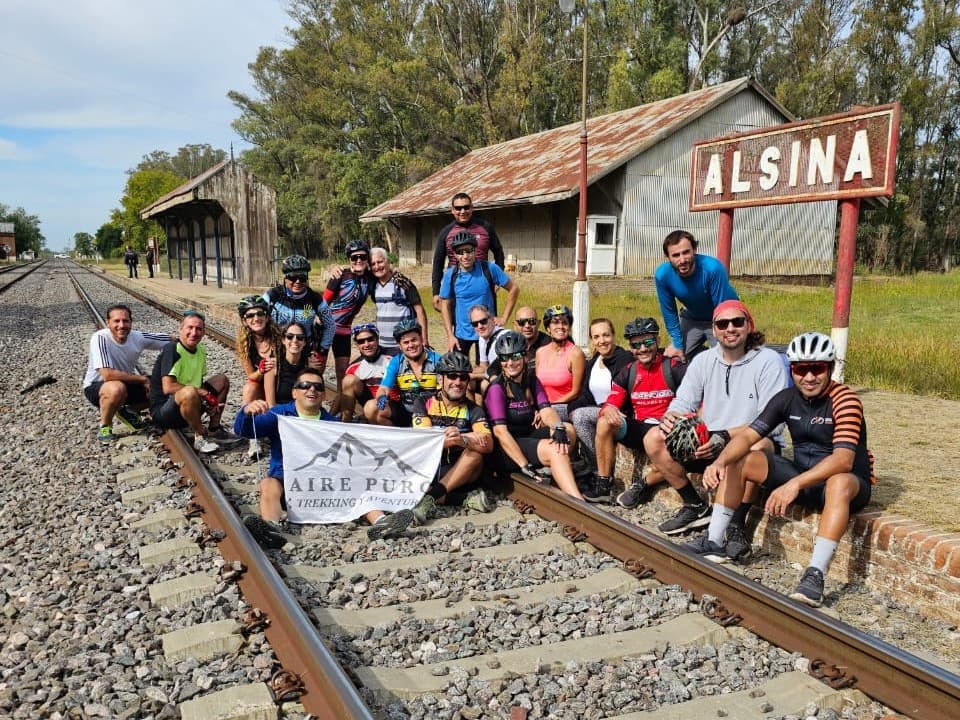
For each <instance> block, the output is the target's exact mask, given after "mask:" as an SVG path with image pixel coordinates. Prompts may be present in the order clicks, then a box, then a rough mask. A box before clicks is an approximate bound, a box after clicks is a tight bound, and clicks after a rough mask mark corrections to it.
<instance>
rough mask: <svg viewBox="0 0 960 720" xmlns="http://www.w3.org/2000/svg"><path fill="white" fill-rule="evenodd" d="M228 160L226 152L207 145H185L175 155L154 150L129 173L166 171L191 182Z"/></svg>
mask: <svg viewBox="0 0 960 720" xmlns="http://www.w3.org/2000/svg"><path fill="white" fill-rule="evenodd" d="M226 159H227V153H226V151H224V150H214V149H213V147H211V146H210V145H209V144H207V143H203V144H199V145H184V146H183V147H181V148H179V149H178V150H177V152H176V154H175V155H171V154H170V153H168V152H166V151H164V150H154V151H153V152H151V153H149V154H148V155H144V156H143V158H142V159H141V160H140V162H139V163H138V164H137V167H135V168H134V169H133V170H130V171H128V174H130V175H132V174H133V173H135V172H136V171H137V170H166V171H167V172H171V173H173V174H174V175H177V176H179V177H181V178H183V179H184V180H189V179H190V178H194V177H196V176H197V175H199V174H200V173H202V172H204V171H205V170H207V169H209V168H211V167H213V166H214V165H216V164H217V163H219V162H223V161H224V160H226Z"/></svg>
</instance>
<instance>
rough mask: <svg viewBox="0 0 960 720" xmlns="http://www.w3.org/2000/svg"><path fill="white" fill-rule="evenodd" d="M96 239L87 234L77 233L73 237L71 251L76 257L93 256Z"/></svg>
mask: <svg viewBox="0 0 960 720" xmlns="http://www.w3.org/2000/svg"><path fill="white" fill-rule="evenodd" d="M95 243H96V239H95V238H94V237H93V235H91V234H90V233H87V232H78V233H74V235H73V250H74V252H76V253H77V255H82V256H85V257H89V256H90V255H93V250H94V246H95Z"/></svg>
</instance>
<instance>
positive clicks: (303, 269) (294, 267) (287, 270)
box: [283, 255, 310, 275]
mask: <svg viewBox="0 0 960 720" xmlns="http://www.w3.org/2000/svg"><path fill="white" fill-rule="evenodd" d="M309 272H310V261H309V260H307V259H306V258H305V257H304V256H303V255H288V256H287V257H285V258H284V259H283V274H284V275H290V274H293V273H302V274H304V275H306V274H307V273H309Z"/></svg>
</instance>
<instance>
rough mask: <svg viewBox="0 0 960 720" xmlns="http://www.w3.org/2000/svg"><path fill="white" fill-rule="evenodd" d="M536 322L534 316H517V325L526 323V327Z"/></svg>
mask: <svg viewBox="0 0 960 720" xmlns="http://www.w3.org/2000/svg"><path fill="white" fill-rule="evenodd" d="M536 324H537V319H536V318H517V325H520V326H523V325H526V326H527V327H532V326H534V325H536Z"/></svg>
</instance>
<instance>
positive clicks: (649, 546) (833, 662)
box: [505, 475, 960, 720]
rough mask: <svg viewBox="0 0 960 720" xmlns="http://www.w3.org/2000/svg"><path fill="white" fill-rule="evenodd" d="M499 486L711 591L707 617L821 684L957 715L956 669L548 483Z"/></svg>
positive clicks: (928, 716) (678, 580)
mask: <svg viewBox="0 0 960 720" xmlns="http://www.w3.org/2000/svg"><path fill="white" fill-rule="evenodd" d="M505 489H506V491H507V493H508V496H509V497H510V499H511V500H514V501H515V502H517V503H518V505H519V507H520V508H521V509H524V510H527V509H529V510H533V511H534V512H536V513H537V514H538V515H540V516H541V517H544V518H547V519H550V520H554V521H556V522H558V523H560V524H561V525H562V526H563V527H564V532H565V534H566V535H567V537H568V538H571V539H577V540H586V541H588V542H589V543H590V544H591V545H594V546H595V547H597V548H598V549H600V550H602V551H604V552H606V553H609V554H610V555H613V556H614V557H616V558H617V559H619V560H621V561H623V562H624V565H625V567H626V569H627V570H628V571H629V572H632V573H633V574H635V575H638V576H641V577H648V576H654V577H656V578H657V579H658V580H659V581H661V582H664V583H670V584H677V585H680V586H681V587H683V588H685V589H688V590H690V591H692V592H693V594H694V595H695V596H697V597H700V598H703V596H710V597H713V598H716V601H714V602H710V603H708V604H707V605H706V607H707V608H708V610H709V611H708V613H707V614H708V615H709V616H711V617H713V619H715V620H716V621H717V622H720V623H721V624H724V625H729V624H739V625H740V626H742V627H744V628H746V629H748V630H750V631H751V632H754V633H756V634H757V635H759V636H761V637H763V638H764V639H766V640H768V641H769V642H771V643H773V644H774V645H777V646H779V647H782V648H786V649H788V650H790V651H798V652H801V653H803V654H804V655H806V656H807V657H809V658H811V674H812V675H814V677H819V678H820V679H822V680H823V681H824V682H826V683H827V684H829V685H831V686H833V687H835V688H840V687H855V688H857V689H859V690H861V691H862V692H863V693H865V694H866V695H868V696H870V697H871V698H873V699H875V700H878V701H879V702H881V703H883V704H884V705H887V706H889V707H891V708H894V709H895V710H897V712H901V713H904V714H906V715H908V716H910V717H911V718H914V720H943V719H944V718H951V717H952V718H957V717H960V676H957V675H955V674H953V673H951V672H949V671H947V670H945V669H943V668H941V667H938V666H936V665H934V664H932V663H930V662H927V661H926V660H923V659H921V658H918V657H916V656H915V655H912V654H911V653H908V652H906V651H904V650H901V649H899V648H897V647H894V646H893V645H890V644H889V643H886V642H884V641H883V640H880V639H879V638H875V637H873V636H871V635H867V634H866V633H864V632H861V631H859V630H857V629H855V628H853V627H851V626H849V625H847V624H846V623H843V622H840V621H838V620H834V619H833V618H831V617H829V616H826V615H823V614H821V613H818V612H815V611H814V610H812V609H810V608H807V607H806V606H804V605H801V604H800V603H796V602H794V601H792V600H789V599H788V598H786V597H785V596H784V595H782V594H781V593H779V592H776V591H774V590H771V589H769V588H766V587H764V586H762V585H760V584H759V583H756V582H754V581H752V580H749V579H747V578H745V577H743V576H741V575H739V574H737V573H735V572H733V571H731V570H728V569H727V568H724V567H723V566H722V565H716V564H714V563H710V562H706V561H704V560H702V559H701V558H699V557H697V556H696V555H694V554H692V553H689V552H687V551H685V550H683V549H681V548H680V547H678V546H677V545H675V544H673V543H672V542H670V541H668V540H666V539H664V538H662V537H660V536H658V535H656V534H654V533H652V532H650V531H648V530H645V529H643V528H641V527H638V526H636V525H632V524H630V523H628V522H626V521H624V520H622V519H620V518H618V517H616V516H615V515H612V514H610V513H607V512H604V511H602V510H599V509H597V508H595V507H593V506H591V505H588V504H587V503H585V502H582V501H580V500H576V499H574V498H572V497H570V496H569V495H565V494H563V493H562V492H560V491H558V490H556V489H554V488H548V487H542V486H539V485H537V484H535V483H533V482H530V481H529V480H527V479H526V478H524V477H523V476H520V475H514V476H512V478H511V480H510V481H509V482H507V483H506V488H505Z"/></svg>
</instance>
